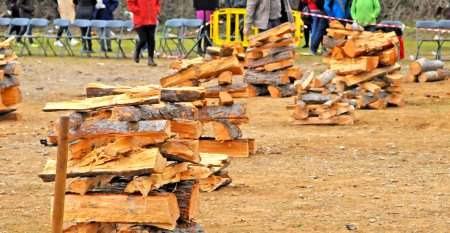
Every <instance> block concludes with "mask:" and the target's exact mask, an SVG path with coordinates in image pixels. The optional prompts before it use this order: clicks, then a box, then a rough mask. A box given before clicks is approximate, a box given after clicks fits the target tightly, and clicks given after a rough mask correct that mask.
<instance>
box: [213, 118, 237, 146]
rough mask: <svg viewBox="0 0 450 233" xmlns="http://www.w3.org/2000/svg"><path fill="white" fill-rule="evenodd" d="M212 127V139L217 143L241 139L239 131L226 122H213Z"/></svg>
mask: <svg viewBox="0 0 450 233" xmlns="http://www.w3.org/2000/svg"><path fill="white" fill-rule="evenodd" d="M212 125H213V129H214V138H215V139H216V140H217V141H231V140H236V139H239V138H241V137H242V131H241V129H240V128H239V127H237V126H234V125H232V124H231V123H230V122H229V121H227V120H218V121H213V122H212Z"/></svg>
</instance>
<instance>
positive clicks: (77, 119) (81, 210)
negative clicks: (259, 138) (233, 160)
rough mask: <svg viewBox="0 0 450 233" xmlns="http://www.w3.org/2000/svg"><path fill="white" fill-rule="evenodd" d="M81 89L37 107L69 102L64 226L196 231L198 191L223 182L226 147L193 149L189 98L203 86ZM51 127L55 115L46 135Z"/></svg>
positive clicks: (51, 170)
mask: <svg viewBox="0 0 450 233" xmlns="http://www.w3.org/2000/svg"><path fill="white" fill-rule="evenodd" d="M87 96H89V97H90V98H87V99H84V100H76V101H66V102H59V103H47V105H46V106H45V108H44V111H66V110H74V112H72V113H70V129H69V140H71V141H72V142H71V144H70V146H69V158H68V159H69V162H68V169H67V171H68V172H67V177H68V178H70V179H72V180H71V181H70V182H68V187H67V192H66V197H65V199H66V201H65V202H66V204H65V212H64V220H65V221H66V222H76V223H77V224H76V225H73V226H72V227H70V228H68V229H66V230H65V231H64V232H94V233H95V232H136V233H138V232H144V230H147V231H145V232H161V231H162V230H163V229H165V230H179V231H181V230H183V231H186V232H203V231H202V229H201V227H199V226H198V225H196V223H195V222H194V219H195V217H196V216H197V215H198V211H199V191H200V190H203V191H212V190H215V189H217V188H220V187H222V186H225V185H227V184H229V183H230V182H231V179H230V177H229V176H228V174H227V172H226V171H225V170H224V168H226V167H227V166H228V165H229V161H228V156H227V155H225V154H208V153H201V152H200V151H199V138H200V135H201V134H202V124H201V122H200V121H199V120H195V119H197V118H200V117H199V114H203V113H201V112H200V111H199V110H198V109H197V108H196V107H195V106H194V105H193V104H192V102H194V101H199V100H202V99H204V96H205V89H204V88H198V87H196V88H167V89H161V88H160V87H159V86H154V85H148V86H138V87H134V88H132V87H112V86H106V85H100V84H91V85H89V87H88V89H87ZM205 117H207V116H205ZM57 132H58V124H57V122H56V123H55V124H54V125H53V126H52V127H51V129H50V130H49V140H50V142H51V143H55V142H57V137H58V135H57ZM55 166H56V161H55V160H54V159H49V160H48V162H47V164H46V166H45V168H44V171H43V172H42V173H41V174H40V175H39V176H40V177H41V178H42V179H43V180H44V181H45V182H51V181H54V179H55V170H56V168H55ZM102 229H111V230H108V231H102Z"/></svg>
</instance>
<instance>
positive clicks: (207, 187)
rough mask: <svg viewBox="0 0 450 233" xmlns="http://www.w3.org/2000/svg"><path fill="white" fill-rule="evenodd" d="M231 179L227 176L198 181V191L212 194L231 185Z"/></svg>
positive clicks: (216, 176) (215, 176)
mask: <svg viewBox="0 0 450 233" xmlns="http://www.w3.org/2000/svg"><path fill="white" fill-rule="evenodd" d="M231 182H232V179H231V178H230V176H229V175H228V174H221V175H212V176H209V177H208V178H206V179H201V180H200V190H201V191H202V192H212V191H215V190H218V189H220V188H222V187H225V186H227V185H229V184H231Z"/></svg>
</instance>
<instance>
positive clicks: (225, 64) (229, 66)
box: [160, 56, 244, 87]
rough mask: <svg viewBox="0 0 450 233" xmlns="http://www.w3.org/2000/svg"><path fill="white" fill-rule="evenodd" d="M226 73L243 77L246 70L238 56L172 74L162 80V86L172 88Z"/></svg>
mask: <svg viewBox="0 0 450 233" xmlns="http://www.w3.org/2000/svg"><path fill="white" fill-rule="evenodd" d="M224 71H231V72H232V73H233V74H236V75H241V74H243V73H244V69H243V67H242V66H241V64H240V63H239V60H238V59H237V57H236V56H229V57H224V58H220V59H217V60H213V61H209V62H205V63H202V64H199V65H197V66H195V67H191V68H189V69H187V70H184V71H181V72H177V73H175V74H171V75H169V76H166V77H162V78H161V79H160V83H161V86H163V87H172V86H175V85H177V84H180V83H182V82H185V81H189V80H198V79H209V78H210V77H212V76H217V75H219V74H220V73H222V72H224Z"/></svg>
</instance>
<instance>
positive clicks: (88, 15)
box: [73, 0, 97, 53]
mask: <svg viewBox="0 0 450 233" xmlns="http://www.w3.org/2000/svg"><path fill="white" fill-rule="evenodd" d="M96 3H97V1H96V0H73V4H75V19H87V20H91V19H92V18H93V16H94V6H95V4H96ZM90 34H91V30H90V29H89V27H82V28H81V35H82V36H83V37H84V36H88V37H90ZM82 44H83V48H82V50H83V51H84V52H89V53H93V52H94V50H92V41H91V39H83V40H82Z"/></svg>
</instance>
